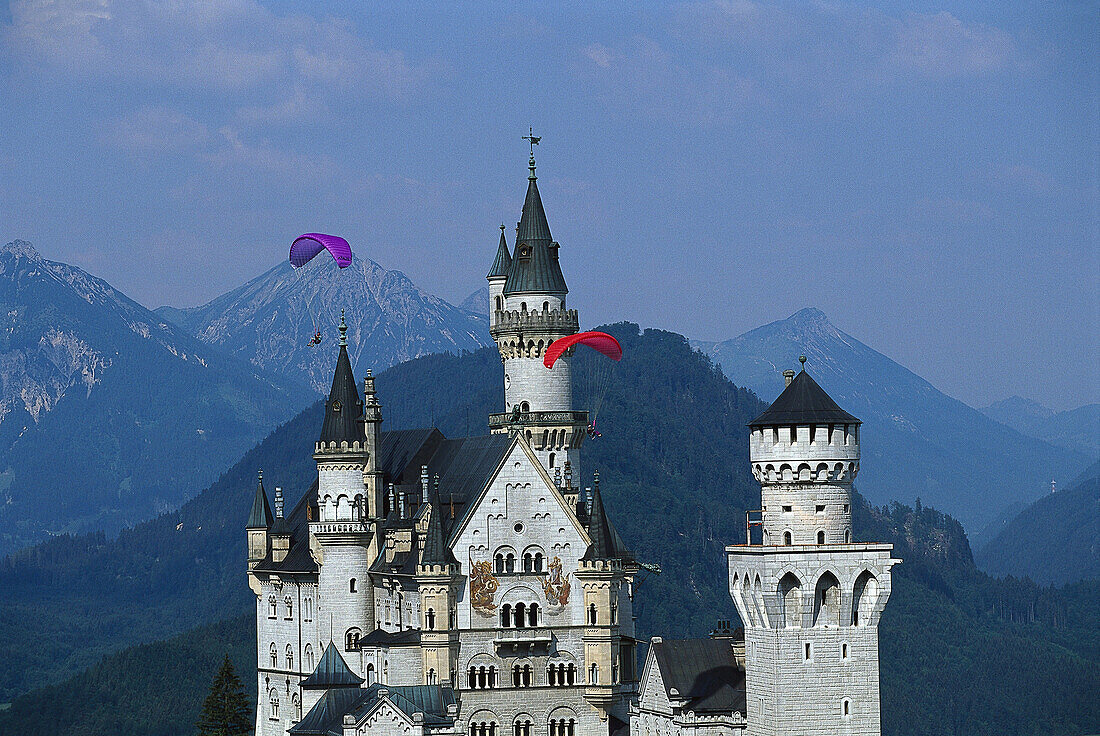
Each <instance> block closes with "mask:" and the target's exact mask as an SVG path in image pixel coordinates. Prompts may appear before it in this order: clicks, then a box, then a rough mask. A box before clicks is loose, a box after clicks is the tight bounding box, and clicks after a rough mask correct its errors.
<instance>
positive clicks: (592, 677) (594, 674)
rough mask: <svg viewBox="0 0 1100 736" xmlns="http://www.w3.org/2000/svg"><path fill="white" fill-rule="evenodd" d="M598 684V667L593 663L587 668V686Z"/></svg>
mask: <svg viewBox="0 0 1100 736" xmlns="http://www.w3.org/2000/svg"><path fill="white" fill-rule="evenodd" d="M599 682H600V666H599V665H598V664H596V663H595V662H593V663H592V666H591V667H589V668H588V684H589V685H596V684H599Z"/></svg>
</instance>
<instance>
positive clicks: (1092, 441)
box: [982, 396, 1100, 458]
mask: <svg viewBox="0 0 1100 736" xmlns="http://www.w3.org/2000/svg"><path fill="white" fill-rule="evenodd" d="M982 413H983V414H985V415H986V416H987V417H990V418H992V419H996V420H997V421H998V422H1000V423H1001V424H1007V425H1008V426H1010V427H1012V428H1013V429H1015V430H1016V431H1017V432H1019V433H1020V434H1025V435H1027V436H1028V437H1036V438H1038V439H1041V440H1043V441H1044V442H1049V443H1050V444H1052V445H1057V446H1059V447H1068V448H1070V449H1072V450H1076V451H1077V452H1080V453H1083V454H1085V455H1087V456H1088V457H1090V458H1100V404H1086V405H1084V406H1079V407H1077V408H1076V409H1070V410H1068V411H1060V412H1055V411H1052V410H1050V409H1047V408H1046V407H1045V406H1042V405H1040V404H1037V403H1035V402H1034V401H1031V400H1029V399H1024V398H1021V397H1019V396H1013V397H1011V398H1008V399H1005V400H1004V401H998V402H997V403H995V404H990V405H989V406H987V407H985V408H984V409H982Z"/></svg>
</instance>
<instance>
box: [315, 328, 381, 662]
mask: <svg viewBox="0 0 1100 736" xmlns="http://www.w3.org/2000/svg"><path fill="white" fill-rule="evenodd" d="M373 383H374V379H373V378H371V377H369V376H368V378H367V379H366V381H365V383H364V389H365V390H366V398H367V404H366V405H364V403H363V400H362V399H360V398H359V391H358V389H357V388H356V385H355V376H354V375H353V373H352V368H351V359H350V358H349V357H348V348H347V325H346V324H345V323H344V318H343V314H341V316H340V354H339V356H338V357H337V360H336V372H335V374H334V375H333V377H332V389H331V390H330V391H329V397H328V400H327V401H326V402H325V418H324V423H323V424H322V426H321V436H320V438H318V440H317V443H316V445H315V446H314V453H313V458H314V460H316V462H317V518H316V519H311V520H310V524H309V531H310V536H311V539H312V541H313V542H314V545H313V553H314V557H315V558H316V560H317V563H318V567H319V573H318V580H317V583H318V599H319V606H318V614H319V622H320V623H321V629H322V630H324V631H325V632H326V633H327V632H331V637H332V639H333V640H334V641H337V642H344V645H345V648H348V647H347V642H348V641H349V640H350V639H349V637H351V638H352V639H354V640H355V642H357V641H358V638H359V634H360V633H361V632H362V631H363V630H364V624H366V631H370V630H371V629H373V628H374V621H375V620H376V619H375V611H374V596H373V587H372V586H371V583H370V578H369V574H368V573H369V570H370V566H371V563H372V562H373V561H374V560H375V559H376V558H377V556H378V551H379V541H380V523H381V520H382V519H381V512H382V504H381V485H382V481H381V479H380V477H379V474H378V473H377V470H376V462H377V457H378V434H379V425H380V424H381V422H382V411H381V407H380V406H379V405H378V402H377V400H376V399H375V396H374V386H373ZM353 646H354V642H353Z"/></svg>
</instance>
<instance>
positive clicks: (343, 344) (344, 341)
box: [340, 309, 348, 347]
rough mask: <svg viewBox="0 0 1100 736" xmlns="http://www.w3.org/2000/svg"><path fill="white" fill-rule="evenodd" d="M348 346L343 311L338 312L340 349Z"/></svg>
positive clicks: (346, 326) (346, 327)
mask: <svg viewBox="0 0 1100 736" xmlns="http://www.w3.org/2000/svg"><path fill="white" fill-rule="evenodd" d="M347 345H348V325H347V322H345V321H344V310H343V309H341V310H340V347H347Z"/></svg>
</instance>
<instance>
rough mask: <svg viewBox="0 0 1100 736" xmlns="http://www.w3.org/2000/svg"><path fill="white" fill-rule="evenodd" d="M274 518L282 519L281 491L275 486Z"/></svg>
mask: <svg viewBox="0 0 1100 736" xmlns="http://www.w3.org/2000/svg"><path fill="white" fill-rule="evenodd" d="M275 518H276V519H281V518H283V489H282V488H280V487H279V486H275Z"/></svg>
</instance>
